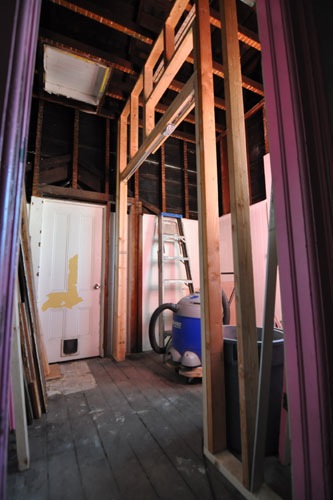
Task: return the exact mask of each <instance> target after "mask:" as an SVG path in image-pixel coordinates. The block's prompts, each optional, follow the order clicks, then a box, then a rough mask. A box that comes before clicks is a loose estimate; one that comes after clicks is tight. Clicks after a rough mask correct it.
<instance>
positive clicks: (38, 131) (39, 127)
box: [32, 99, 44, 196]
mask: <svg viewBox="0 0 333 500" xmlns="http://www.w3.org/2000/svg"><path fill="white" fill-rule="evenodd" d="M43 115H44V101H43V100H41V99H40V100H39V102H38V117H37V128H36V141H35V153H36V154H35V161H34V174H33V179H32V196H37V195H38V184H39V169H40V153H41V147H42V129H43Z"/></svg>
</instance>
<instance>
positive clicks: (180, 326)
mask: <svg viewBox="0 0 333 500" xmlns="http://www.w3.org/2000/svg"><path fill="white" fill-rule="evenodd" d="M221 297H222V310H223V324H224V325H228V324H229V323H230V305H229V302H228V299H227V296H226V294H225V292H224V291H223V290H222V294H221ZM165 310H170V311H172V312H173V318H172V331H171V332H163V334H162V338H161V339H160V335H159V333H156V331H157V330H158V328H157V327H156V323H157V322H158V320H159V317H160V315H161V314H162V313H163V311H165ZM221 335H222V328H221ZM149 340H150V344H151V347H152V349H153V350H154V351H155V352H157V353H158V354H163V355H164V361H165V363H166V364H167V365H169V366H173V367H175V368H176V370H177V371H178V372H179V374H181V375H184V376H186V377H188V381H189V382H190V381H191V380H192V379H193V378H196V377H202V365H201V328H200V293H199V292H197V293H193V294H191V295H187V296H185V297H183V298H182V299H181V300H180V301H179V302H178V303H177V304H173V303H165V304H162V305H160V306H159V307H158V308H157V309H156V310H155V311H154V313H153V314H152V316H151V319H150V322H149Z"/></svg>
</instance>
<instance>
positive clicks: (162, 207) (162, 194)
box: [161, 144, 167, 212]
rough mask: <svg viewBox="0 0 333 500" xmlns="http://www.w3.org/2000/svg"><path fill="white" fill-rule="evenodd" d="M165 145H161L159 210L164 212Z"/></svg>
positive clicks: (165, 209) (165, 208)
mask: <svg viewBox="0 0 333 500" xmlns="http://www.w3.org/2000/svg"><path fill="white" fill-rule="evenodd" d="M166 211H167V207H166V181H165V147H164V144H162V146H161V212H166Z"/></svg>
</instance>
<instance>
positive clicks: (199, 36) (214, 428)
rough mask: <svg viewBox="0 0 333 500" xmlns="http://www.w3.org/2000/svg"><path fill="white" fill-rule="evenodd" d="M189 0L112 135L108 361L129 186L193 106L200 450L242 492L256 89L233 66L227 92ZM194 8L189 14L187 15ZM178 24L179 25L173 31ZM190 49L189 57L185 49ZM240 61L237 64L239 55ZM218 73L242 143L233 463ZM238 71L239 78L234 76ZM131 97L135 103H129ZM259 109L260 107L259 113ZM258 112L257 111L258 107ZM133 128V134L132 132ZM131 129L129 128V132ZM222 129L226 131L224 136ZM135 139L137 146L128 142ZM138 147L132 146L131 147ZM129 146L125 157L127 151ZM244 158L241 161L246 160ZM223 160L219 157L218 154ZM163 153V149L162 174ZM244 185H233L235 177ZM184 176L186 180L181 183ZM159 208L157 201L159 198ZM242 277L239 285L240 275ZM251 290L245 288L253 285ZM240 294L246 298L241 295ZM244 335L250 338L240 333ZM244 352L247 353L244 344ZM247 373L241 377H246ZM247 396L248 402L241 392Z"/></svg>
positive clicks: (248, 454)
mask: <svg viewBox="0 0 333 500" xmlns="http://www.w3.org/2000/svg"><path fill="white" fill-rule="evenodd" d="M187 3H188V2H187V0H176V2H175V4H174V6H173V8H172V10H171V12H170V15H169V17H168V18H167V20H166V23H165V26H164V29H163V30H162V32H161V34H160V36H159V37H158V39H157V41H156V43H155V45H154V46H153V48H152V51H151V53H150V56H149V57H148V59H147V63H146V65H145V67H144V69H143V71H142V74H141V75H140V76H139V78H138V80H137V83H136V84H135V86H134V89H133V91H132V94H131V97H130V99H129V100H128V101H127V103H126V105H125V107H124V110H123V112H122V114H121V117H120V121H119V137H118V172H117V198H116V214H117V217H116V242H117V245H116V247H117V248H116V259H115V276H116V289H115V296H116V298H115V315H114V328H113V351H112V354H113V356H114V358H115V359H116V360H118V361H121V360H123V359H125V354H126V352H127V346H126V342H127V331H126V323H127V314H128V309H127V304H126V301H125V300H124V298H125V297H126V290H127V280H128V268H127V262H128V242H127V217H126V215H127V204H128V197H127V182H128V180H129V179H130V178H131V177H132V176H133V174H135V173H136V172H137V170H138V169H139V168H140V166H141V165H142V164H143V162H144V161H145V160H146V159H147V158H148V156H149V155H150V154H152V153H154V152H156V151H157V149H158V148H160V147H161V146H162V145H163V144H164V142H165V141H166V140H167V138H168V137H169V136H170V135H171V134H172V133H173V132H174V130H175V129H176V127H177V126H178V125H179V124H180V123H181V122H182V121H183V120H184V119H185V118H186V117H188V116H189V114H190V112H191V110H192V109H193V107H194V106H195V112H196V117H195V118H196V120H195V121H196V143H197V170H198V179H199V180H198V200H199V231H200V238H199V240H200V250H201V256H200V278H201V294H202V301H201V304H202V314H201V323H202V351H203V373H204V380H203V382H204V383H203V387H204V449H205V453H206V455H207V456H208V457H209V458H210V459H211V460H212V461H213V462H214V463H216V464H218V466H219V467H220V468H221V469H223V470H224V471H225V473H226V475H227V477H228V478H229V479H230V480H231V481H232V482H233V483H234V484H235V485H236V486H237V487H238V488H239V489H240V490H241V491H242V492H244V491H247V492H248V489H249V482H250V468H251V459H252V452H253V434H254V409H255V401H256V394H257V377H258V369H257V365H258V359H257V357H258V356H257V344H256V339H255V340H254V335H253V332H254V333H256V329H255V315H254V299H253V273H252V267H251V265H252V263H251V252H250V253H248V248H247V247H248V245H250V246H251V242H250V239H249V238H250V237H249V232H248V228H247V227H246V223H248V222H249V221H248V217H247V214H248V212H249V196H248V182H247V178H248V174H247V169H246V165H247V159H246V146H245V142H246V138H245V127H244V112H243V111H242V112H241V109H240V101H241V97H240V96H241V93H239V91H240V92H241V88H242V87H244V86H245V88H250V89H251V91H253V92H256V93H260V95H263V90H262V87H260V88H259V87H258V86H257V85H254V86H252V85H251V83H250V82H248V81H246V79H244V78H243V77H242V75H241V73H240V67H239V65H238V66H237V64H236V67H237V71H239V76H238V77H237V78H238V80H237V81H240V85H239V89H238V88H237V90H235V88H234V86H233V84H232V83H230V84H229V82H230V81H231V79H232V78H233V77H234V74H233V73H232V71H233V70H232V69H231V68H230V66H231V62H230V65H229V66H228V65H227V67H226V68H225V69H223V68H222V66H219V65H217V64H216V63H214V64H213V61H212V55H211V51H210V44H209V43H207V40H210V22H211V18H210V11H209V3H208V0H207V1H206V0H203V1H201V0H200V1H197V2H196V3H195V5H194V6H193V7H192V8H191V9H190V10H189V14H188V15H187V16H186V17H185V18H183V22H182V24H181V26H180V27H179V26H178V23H179V21H180V19H181V18H182V15H183V13H184V12H185V11H186V10H187V9H188V5H187ZM221 4H222V11H224V10H225V9H226V10H228V7H229V8H230V9H231V15H232V16H235V15H236V8H235V2H234V0H231V2H228V3H227V4H224V3H223V2H221ZM195 11H196V12H195ZM225 22H226V23H227V27H228V34H227V37H228V43H226V40H225V38H224V43H225V45H226V50H227V52H226V53H225V57H224V59H225V60H227V59H228V58H229V61H233V62H234V63H235V60H237V58H238V59H239V54H237V53H236V52H235V50H234V48H230V43H231V44H233V46H235V40H236V42H237V44H238V37H239V33H238V28H237V22H236V26H235V25H234V20H230V19H229V18H228V17H227V19H226V21H225ZM176 29H177V31H176ZM193 49H195V50H194V58H193V56H192V55H191V54H192V51H193ZM189 60H190V61H191V62H193V63H194V70H193V73H192V74H191V76H190V77H189V79H188V80H187V82H186V83H184V84H183V85H182V88H181V90H180V92H179V93H178V95H177V97H176V98H175V99H174V101H173V102H172V104H171V105H170V106H169V107H168V108H167V109H166V110H165V112H164V114H163V116H162V118H160V120H159V121H158V122H157V123H156V124H155V110H156V108H157V107H158V105H159V100H160V99H161V97H162V96H163V94H164V92H165V91H166V90H167V88H168V87H169V86H170V85H172V82H173V80H174V78H175V76H176V74H177V73H178V71H179V69H180V68H181V67H182V65H183V64H184V63H185V62H186V61H189ZM238 64H239V61H238ZM216 71H218V72H219V75H220V76H222V77H223V78H226V79H227V86H228V85H229V92H230V94H231V95H229V96H228V104H230V103H231V104H230V106H232V107H233V108H234V109H233V110H232V111H229V113H230V117H229V118H230V121H229V136H230V138H231V140H232V138H233V135H234V134H235V131H236V130H238V128H237V127H238V126H239V131H237V134H235V137H234V139H235V140H239V141H241V143H242V148H241V154H240V157H239V158H236V156H237V155H236V152H235V146H234V145H233V143H231V146H230V147H229V155H228V156H229V160H228V164H229V176H230V177H231V184H232V196H231V210H232V212H233V220H234V224H235V234H236V235H235V238H234V259H235V260H236V275H237V276H236V297H237V304H238V305H237V317H238V338H239V339H240V341H239V344H240V347H239V352H240V359H241V362H240V363H239V377H240V379H241V399H240V412H241V415H242V424H243V425H244V431H243V432H242V450H243V451H242V462H239V461H238V460H237V459H236V458H235V457H234V456H233V455H231V454H230V453H229V452H228V450H227V449H226V433H225V431H226V429H225V402H224V364H223V356H222V353H223V341H222V337H221V325H222V308H221V299H220V293H219V290H220V262H219V259H220V255H219V241H218V197H217V184H218V182H217V179H218V177H217V158H216V155H214V152H215V151H216V126H215V120H214V104H215V103H214V90H213V84H212V83H213V82H212V74H213V73H215V74H216ZM239 77H240V80H239ZM134 101H135V106H134V105H133V102H134ZM137 102H140V103H142V106H143V129H144V134H143V140H142V143H141V145H138V143H137V137H138V131H137V130H138V127H139V124H138V120H137V119H136V116H134V117H132V116H131V113H132V111H134V113H137ZM261 107H262V104H260V106H259V107H257V108H258V109H260V108H261ZM256 110H257V109H256ZM134 127H135V130H134ZM128 128H129V132H128ZM223 135H224V134H223ZM131 138H135V147H133V146H132V145H131V143H130V146H129V147H128V140H131ZM137 145H138V147H137ZM128 152H129V159H127V153H128ZM244 155H245V161H244ZM221 157H222V153H221ZM163 164H164V153H163V151H162V170H163ZM244 165H245V179H246V180H245V182H244V181H242V182H241V183H238V181H237V179H238V177H243V178H244ZM185 182H186V179H185ZM239 196H240V197H241V200H242V206H243V208H239V207H237V206H236V205H237V203H236V200H237V198H238V197H239ZM163 206H164V203H163ZM242 274H244V276H246V278H245V280H248V283H249V284H248V285H246V284H245V283H244V282H243V281H242V280H240V278H239V276H240V275H242ZM251 287H252V288H251ZM247 294H248V295H247ZM246 336H248V339H247V338H245V337H246ZM247 348H248V349H249V353H247V354H248V358H247V359H245V349H247ZM244 369H245V372H246V373H245V375H244ZM249 395H250V397H251V396H252V395H254V401H253V402H251V401H249V400H248V397H249Z"/></svg>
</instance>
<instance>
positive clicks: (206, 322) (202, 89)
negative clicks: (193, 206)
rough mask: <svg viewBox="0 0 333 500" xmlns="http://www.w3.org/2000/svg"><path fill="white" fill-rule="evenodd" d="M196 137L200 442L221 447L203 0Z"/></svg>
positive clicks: (210, 105)
mask: <svg viewBox="0 0 333 500" xmlns="http://www.w3.org/2000/svg"><path fill="white" fill-rule="evenodd" d="M196 11H197V18H196V29H195V47H194V48H195V50H194V53H195V63H196V65H195V69H196V103H195V112H196V138H197V184H198V205H199V207H198V208H199V210H198V212H199V242H200V243H199V245H200V252H199V254H200V293H201V336H202V339H201V342H202V363H203V407H204V447H205V449H207V450H208V451H209V452H211V453H217V452H220V451H222V450H224V449H225V448H226V420H225V390H224V363H223V339H222V305H221V284H220V242H219V214H218V190H217V158H216V140H215V119H214V88H213V75H212V66H213V64H212V51H211V43H210V40H211V35H210V24H209V2H208V0H197V2H196Z"/></svg>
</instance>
